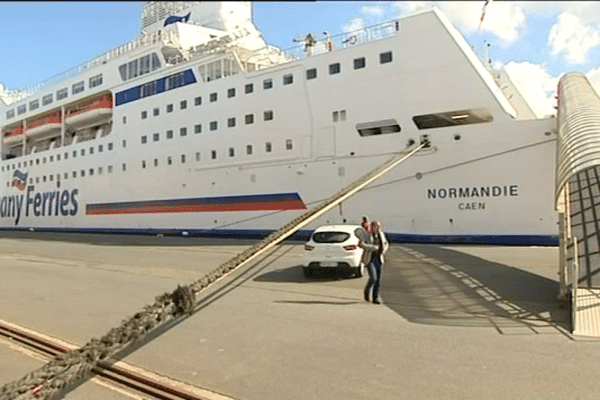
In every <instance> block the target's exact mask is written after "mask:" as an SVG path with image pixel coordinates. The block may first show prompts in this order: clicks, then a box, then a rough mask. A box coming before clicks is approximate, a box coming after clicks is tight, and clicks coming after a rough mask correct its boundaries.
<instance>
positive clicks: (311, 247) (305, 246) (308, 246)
mask: <svg viewBox="0 0 600 400" xmlns="http://www.w3.org/2000/svg"><path fill="white" fill-rule="evenodd" d="M314 248H315V246H310V245H308V244H305V245H304V250H306V251H311V250H313V249H314Z"/></svg>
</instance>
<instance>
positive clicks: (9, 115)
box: [6, 109, 15, 119]
mask: <svg viewBox="0 0 600 400" xmlns="http://www.w3.org/2000/svg"><path fill="white" fill-rule="evenodd" d="M14 117H15V110H14V109H13V110H8V111H7V112H6V119H11V118H14Z"/></svg>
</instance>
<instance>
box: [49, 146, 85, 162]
mask: <svg viewBox="0 0 600 400" xmlns="http://www.w3.org/2000/svg"><path fill="white" fill-rule="evenodd" d="M90 154H94V148H93V147H90ZM50 161H52V160H50Z"/></svg>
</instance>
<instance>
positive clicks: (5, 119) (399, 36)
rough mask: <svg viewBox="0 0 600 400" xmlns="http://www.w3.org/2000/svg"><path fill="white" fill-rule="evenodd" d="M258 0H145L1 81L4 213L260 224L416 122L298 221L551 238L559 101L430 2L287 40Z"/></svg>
mask: <svg viewBox="0 0 600 400" xmlns="http://www.w3.org/2000/svg"><path fill="white" fill-rule="evenodd" d="M251 7H252V6H251V3H250V2H148V3H146V4H145V5H144V6H143V7H142V9H141V30H142V32H141V34H140V36H139V37H138V38H136V39H135V40H132V41H131V42H129V43H126V44H124V45H122V46H119V47H118V48H116V49H113V50H111V51H108V52H107V53H105V54H102V55H100V56H98V57H95V58H94V59H92V60H90V61H89V62H86V63H85V64H83V65H81V66H78V67H76V68H73V69H71V70H69V71H66V72H65V73H63V74H61V75H59V76H57V77H55V78H53V79H50V80H48V81H44V82H42V83H40V84H37V85H35V86H34V87H31V88H28V89H26V90H23V91H12V92H9V91H4V92H2V93H0V127H1V132H2V142H1V153H2V161H1V164H0V174H1V177H2V188H3V189H2V193H0V229H4V230H34V231H65V232H104V233H133V234H175V235H209V236H235V237H240V236H246V237H247V236H262V235H265V234H267V233H269V232H271V231H272V230H274V229H277V228H279V227H280V226H282V225H283V224H284V223H286V222H288V221H289V220H291V219H292V218H294V217H296V216H298V215H300V214H301V213H303V212H305V211H306V209H307V208H310V207H312V206H313V205H315V204H317V203H319V202H321V201H322V200H324V199H326V198H328V197H329V196H331V195H332V194H334V193H335V192H337V191H338V190H339V189H341V188H343V187H345V186H346V185H348V184H349V183H351V182H352V181H354V180H356V179H357V178H359V177H360V176H362V175H363V174H365V173H366V172H368V171H369V170H371V169H373V168H375V167H376V166H378V165H380V164H382V163H383V162H385V161H386V160H388V159H389V158H390V157H391V156H392V155H393V154H396V153H398V152H402V151H405V150H406V149H407V148H409V147H411V146H413V145H414V144H415V143H423V142H426V143H427V146H426V147H425V148H423V149H421V150H419V151H418V153H416V155H414V156H412V157H411V158H410V159H408V160H407V161H406V162H404V163H403V164H401V165H400V166H399V167H397V168H395V169H394V170H393V171H391V172H390V173H388V174H387V175H385V176H384V177H383V178H382V179H381V180H379V181H377V182H376V183H375V184H372V185H371V186H369V187H367V188H366V189H365V190H363V191H361V192H359V193H358V194H356V195H355V196H354V197H352V198H351V199H349V200H347V201H345V202H344V203H343V204H341V205H340V206H339V207H338V208H336V209H334V210H332V211H330V212H329V213H328V214H327V215H325V216H324V217H322V218H321V219H319V220H318V221H316V222H315V223H314V224H313V225H311V226H309V227H308V229H307V231H310V230H311V229H314V228H315V227H316V226H317V225H320V224H325V223H356V222H359V221H360V218H361V217H362V216H363V215H369V216H370V217H371V218H377V219H380V220H381V221H382V222H383V226H384V230H385V231H386V233H387V234H388V236H389V238H390V240H392V241H411V242H437V243H456V242H460V243H489V244H513V245H534V244H535V245H556V244H557V242H558V239H557V237H558V226H557V215H556V212H555V210H554V203H553V196H554V175H555V157H556V155H555V152H556V120H555V118H554V117H547V118H537V117H536V115H535V114H534V112H533V111H532V109H531V108H530V106H529V105H528V104H527V102H526V101H525V99H524V98H523V96H522V95H521V94H520V93H519V91H518V90H517V88H516V87H515V85H514V84H513V83H512V82H511V80H510V78H509V77H508V75H507V74H506V73H505V72H504V71H502V70H500V71H496V70H493V69H492V68H491V66H490V65H489V64H488V63H486V62H484V61H482V60H481V59H480V58H479V56H478V55H477V54H476V53H475V52H474V51H473V50H472V48H471V47H470V46H469V45H468V44H467V42H466V41H465V39H464V38H463V37H462V36H461V35H460V33H459V32H458V31H457V29H456V28H455V27H453V26H452V24H451V23H450V22H449V20H448V19H447V18H446V17H445V16H444V15H443V14H442V13H441V12H440V11H438V10H437V9H432V10H429V11H424V12H419V13H416V14H413V15H409V16H406V17H404V18H402V19H398V20H394V21H390V22H388V23H384V24H380V25H377V26H372V27H369V28H365V29H361V30H358V31H355V32H349V33H343V34H339V35H334V36H328V35H324V36H322V37H321V36H320V35H307V36H306V38H305V39H304V40H303V41H302V42H301V43H300V44H299V45H298V46H297V47H294V48H291V49H289V50H285V51H284V50H281V49H278V48H275V47H273V46H270V45H268V44H267V43H265V41H264V39H263V38H262V36H261V34H260V32H259V31H258V30H257V28H256V27H255V26H254V24H253V21H252V9H251ZM290 39H292V38H290ZM304 233H306V231H304Z"/></svg>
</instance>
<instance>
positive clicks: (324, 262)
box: [321, 261, 337, 267]
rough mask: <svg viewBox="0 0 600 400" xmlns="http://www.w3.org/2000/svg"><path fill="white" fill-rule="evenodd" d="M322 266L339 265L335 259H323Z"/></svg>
mask: <svg viewBox="0 0 600 400" xmlns="http://www.w3.org/2000/svg"><path fill="white" fill-rule="evenodd" d="M321 267H337V262H335V261H322V262H321Z"/></svg>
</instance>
